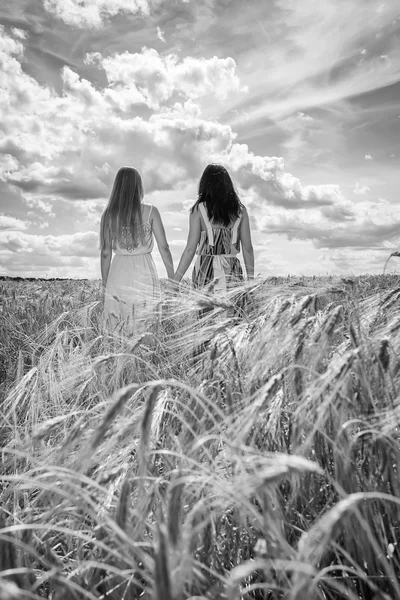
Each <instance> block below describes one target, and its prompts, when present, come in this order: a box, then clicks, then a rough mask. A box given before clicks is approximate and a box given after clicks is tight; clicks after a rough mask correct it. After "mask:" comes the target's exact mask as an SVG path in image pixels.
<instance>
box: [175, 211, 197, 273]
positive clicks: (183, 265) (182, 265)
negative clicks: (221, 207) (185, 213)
mask: <svg viewBox="0 0 400 600" xmlns="http://www.w3.org/2000/svg"><path fill="white" fill-rule="evenodd" d="M200 233H201V228H200V215H199V213H198V211H195V212H192V213H190V218H189V234H188V239H187V242H186V248H185V249H184V251H183V253H182V256H181V260H180V261H179V265H178V268H177V270H176V273H175V275H174V277H173V280H174V281H180V280H181V279H182V277H183V276H184V274H185V273H186V271H187V270H188V268H189V266H190V263H191V262H192V260H193V256H194V254H195V252H196V248H197V244H198V243H199V240H200Z"/></svg>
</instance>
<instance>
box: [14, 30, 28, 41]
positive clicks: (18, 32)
mask: <svg viewBox="0 0 400 600" xmlns="http://www.w3.org/2000/svg"><path fill="white" fill-rule="evenodd" d="M11 31H12V33H13V34H14V35H15V37H17V38H18V39H20V40H26V38H27V37H28V33H27V32H26V31H25V30H24V29H18V27H11Z"/></svg>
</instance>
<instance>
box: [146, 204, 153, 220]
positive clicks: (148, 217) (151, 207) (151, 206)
mask: <svg viewBox="0 0 400 600" xmlns="http://www.w3.org/2000/svg"><path fill="white" fill-rule="evenodd" d="M148 206H150V210H149V214H148V215H147V219H146V221H145V222H146V223H149V222H150V215H151V211H152V210H153V205H152V204H149V205H148Z"/></svg>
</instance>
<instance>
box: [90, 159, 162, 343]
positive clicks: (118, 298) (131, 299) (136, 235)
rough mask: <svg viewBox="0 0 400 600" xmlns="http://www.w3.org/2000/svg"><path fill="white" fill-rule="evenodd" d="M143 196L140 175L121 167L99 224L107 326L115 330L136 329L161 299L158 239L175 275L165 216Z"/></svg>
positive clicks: (129, 330) (160, 247)
mask: <svg viewBox="0 0 400 600" xmlns="http://www.w3.org/2000/svg"><path fill="white" fill-rule="evenodd" d="M143 196H144V191H143V183H142V178H141V176H140V173H139V172H138V171H137V170H136V169H134V168H133V167H122V168H121V169H119V171H118V173H117V175H116V177H115V180H114V185H113V189H112V191H111V195H110V199H109V201H108V205H107V207H106V208H105V210H104V213H103V215H102V217H101V223H100V249H101V255H100V256H101V276H102V280H103V288H104V290H105V294H104V317H105V321H106V323H107V324H108V325H109V326H110V327H111V329H115V328H116V327H117V326H118V327H119V328H121V330H123V331H125V332H128V333H133V332H134V331H135V330H137V327H138V319H139V318H140V317H141V316H142V315H143V313H144V312H146V313H147V312H148V310H149V309H150V308H152V307H154V306H155V304H156V303H157V302H158V301H159V299H160V283H159V280H158V275H157V271H156V267H155V264H154V261H153V258H152V256H151V251H152V249H153V246H154V239H153V234H154V237H155V238H156V241H157V245H158V249H159V251H160V254H161V258H162V260H163V263H164V265H165V269H166V271H167V276H168V278H172V276H173V273H174V266H173V262H172V256H171V252H170V249H169V246H168V242H167V238H166V236H165V231H164V226H163V223H162V220H161V216H160V213H159V211H158V209H157V208H156V207H155V206H152V205H151V204H145V203H144V202H143ZM113 252H114V257H113V258H112V254H113ZM111 259H112V261H111Z"/></svg>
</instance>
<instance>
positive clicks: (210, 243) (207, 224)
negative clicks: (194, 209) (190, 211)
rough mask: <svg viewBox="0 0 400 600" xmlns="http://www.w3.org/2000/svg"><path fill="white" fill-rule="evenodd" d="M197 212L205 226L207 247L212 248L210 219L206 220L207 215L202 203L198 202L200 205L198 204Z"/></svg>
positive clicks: (212, 239)
mask: <svg viewBox="0 0 400 600" xmlns="http://www.w3.org/2000/svg"><path fill="white" fill-rule="evenodd" d="M199 211H200V213H201V216H202V217H203V219H204V223H205V225H206V229H207V237H208V245H209V246H214V233H213V230H212V227H211V223H210V219H209V218H208V215H207V211H206V207H205V206H204V203H203V202H200V204H199Z"/></svg>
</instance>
